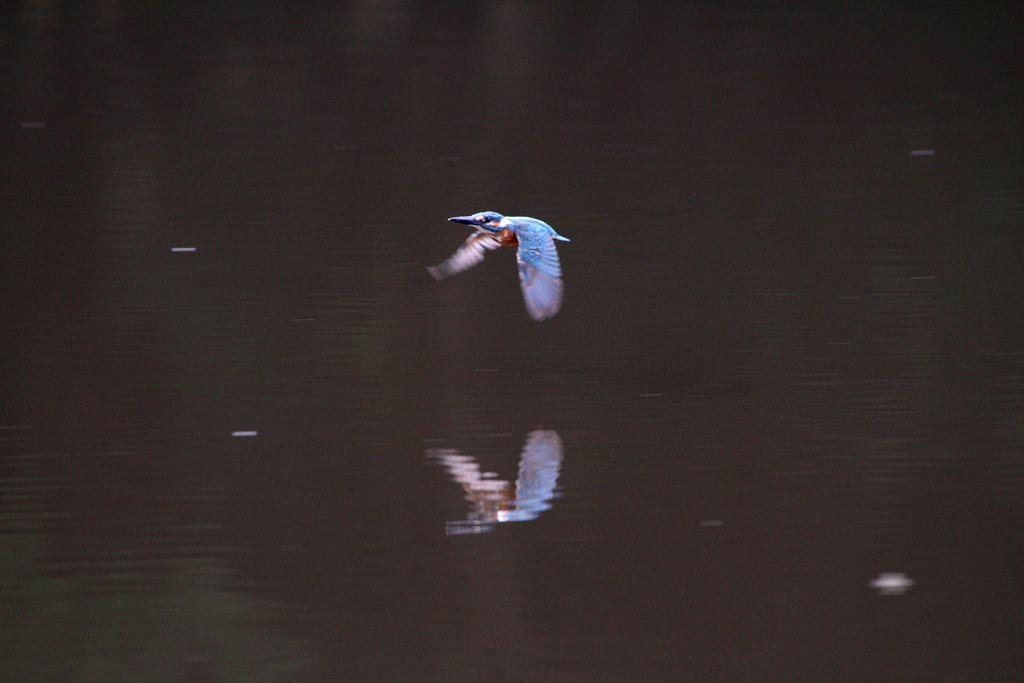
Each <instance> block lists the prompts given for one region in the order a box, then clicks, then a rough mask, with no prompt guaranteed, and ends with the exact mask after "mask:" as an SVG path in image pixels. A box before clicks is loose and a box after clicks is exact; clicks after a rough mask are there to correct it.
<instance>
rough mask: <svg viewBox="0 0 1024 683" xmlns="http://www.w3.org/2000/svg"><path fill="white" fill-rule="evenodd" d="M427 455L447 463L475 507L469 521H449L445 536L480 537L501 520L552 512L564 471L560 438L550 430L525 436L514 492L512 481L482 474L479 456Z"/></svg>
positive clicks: (433, 450)
mask: <svg viewBox="0 0 1024 683" xmlns="http://www.w3.org/2000/svg"><path fill="white" fill-rule="evenodd" d="M427 457H428V458H431V459H432V460H435V461H437V462H439V463H440V464H442V465H444V467H445V469H446V470H448V474H450V475H451V477H452V480H454V481H455V482H456V483H458V484H461V485H462V488H463V490H464V491H465V492H466V500H468V501H469V502H470V503H472V505H473V508H472V511H471V512H470V513H469V514H468V515H467V517H466V519H464V520H458V521H452V522H447V523H446V524H445V533H447V534H448V535H455V534H479V533H486V532H489V531H492V530H493V529H494V528H495V525H496V524H497V523H499V522H526V521H529V520H532V519H536V518H537V517H538V516H539V515H540V513H542V512H544V511H545V510H549V509H551V504H550V502H551V500H552V499H553V498H555V497H556V495H557V493H556V491H555V486H556V484H557V483H558V475H559V472H560V471H561V468H562V440H561V438H559V436H558V432H556V431H554V430H550V429H549V430H543V429H537V430H534V431H532V432H530V433H529V434H527V435H526V443H524V444H523V451H522V453H521V454H520V456H519V475H518V477H517V478H516V482H515V487H514V488H513V485H512V483H511V482H509V481H506V480H504V479H498V478H497V475H495V474H493V473H491V472H482V471H481V470H480V464H479V463H478V462H477V461H476V458H474V457H473V456H471V455H464V454H462V453H459V452H458V451H457V450H455V449H452V448H431V449H429V450H427Z"/></svg>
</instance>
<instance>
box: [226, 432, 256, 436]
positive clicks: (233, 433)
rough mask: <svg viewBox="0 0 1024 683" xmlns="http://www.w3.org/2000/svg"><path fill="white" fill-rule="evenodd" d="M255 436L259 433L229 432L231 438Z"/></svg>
mask: <svg viewBox="0 0 1024 683" xmlns="http://www.w3.org/2000/svg"><path fill="white" fill-rule="evenodd" d="M257 434H259V432H255V431H240V432H231V436H256V435H257Z"/></svg>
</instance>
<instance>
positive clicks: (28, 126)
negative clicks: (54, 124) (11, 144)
mask: <svg viewBox="0 0 1024 683" xmlns="http://www.w3.org/2000/svg"><path fill="white" fill-rule="evenodd" d="M21 128H22V130H39V129H40V128H46V121H22V122H21Z"/></svg>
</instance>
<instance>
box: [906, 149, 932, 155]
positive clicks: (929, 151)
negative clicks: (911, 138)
mask: <svg viewBox="0 0 1024 683" xmlns="http://www.w3.org/2000/svg"><path fill="white" fill-rule="evenodd" d="M910 156H912V157H933V156H935V150H934V149H912V150H910Z"/></svg>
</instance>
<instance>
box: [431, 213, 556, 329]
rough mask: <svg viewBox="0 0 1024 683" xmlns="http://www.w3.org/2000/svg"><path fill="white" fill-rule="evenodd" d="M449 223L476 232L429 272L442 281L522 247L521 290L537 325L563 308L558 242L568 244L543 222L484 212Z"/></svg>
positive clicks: (518, 259) (520, 264) (519, 258)
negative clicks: (492, 253)
mask: <svg viewBox="0 0 1024 683" xmlns="http://www.w3.org/2000/svg"><path fill="white" fill-rule="evenodd" d="M448 220H450V221H453V222H455V223H464V224H465V225H471V226H473V227H474V228H475V231H474V232H473V234H472V235H470V236H469V239H467V240H466V241H465V242H463V243H462V246H461V247H459V248H458V249H456V250H455V253H454V254H452V255H451V256H449V257H448V258H447V259H446V260H445V261H444V262H442V263H439V264H438V265H436V266H431V267H429V268H427V270H428V271H429V272H430V274H431V275H433V276H434V278H435V279H437V280H441V279H444V278H446V277H448V276H449V275H455V274H456V273H461V272H462V271H464V270H466V269H468V268H472V267H473V266H475V265H476V264H478V263H480V262H481V261H483V260H484V255H485V254H486V253H487V252H489V251H493V250H494V249H497V248H498V247H519V249H518V250H517V251H516V261H517V262H518V263H519V286H520V287H521V288H522V290H523V301H524V302H525V303H526V312H527V313H529V314H530V317H531V318H533V319H534V320H536V321H538V322H539V321H541V320H544V319H546V318H550V317H551V316H553V315H554V314H556V313H558V310H559V309H560V308H561V307H562V289H563V287H562V265H561V263H560V262H559V260H558V250H557V249H555V240H559V241H561V242H568V241H569V238H568V237H562V236H561V235H559V234H558V233H557V232H555V229H554V228H552V227H551V226H550V225H548V224H547V223H545V222H544V221H542V220H538V219H536V218H530V217H529V216H502V215H501V214H500V213H496V212H494V211H481V212H480V213H475V214H473V215H472V216H455V217H454V218H449V219H448Z"/></svg>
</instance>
